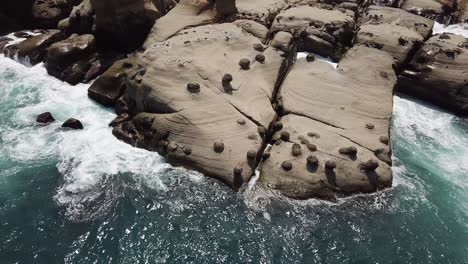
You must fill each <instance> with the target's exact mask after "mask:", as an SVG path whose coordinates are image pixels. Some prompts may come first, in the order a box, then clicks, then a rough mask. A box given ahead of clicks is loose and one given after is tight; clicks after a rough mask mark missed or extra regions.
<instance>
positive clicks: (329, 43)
mask: <svg viewBox="0 0 468 264" xmlns="http://www.w3.org/2000/svg"><path fill="white" fill-rule="evenodd" d="M354 29H355V23H354V12H353V11H350V10H343V11H340V10H327V9H322V8H318V7H314V6H298V7H293V8H290V9H286V10H285V11H283V12H281V13H280V14H279V15H278V16H277V17H276V18H275V20H274V22H273V25H272V26H271V29H270V31H271V32H278V31H285V32H289V33H291V34H292V35H293V36H294V37H295V39H297V40H299V41H300V43H299V50H300V51H309V52H314V53H317V54H320V55H322V56H325V57H331V58H333V59H335V60H338V59H339V58H340V57H341V55H342V54H343V52H344V51H345V49H346V46H349V45H350V44H351V43H350V42H351V39H352V36H353V32H354Z"/></svg>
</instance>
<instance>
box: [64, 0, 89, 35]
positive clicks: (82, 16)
mask: <svg viewBox="0 0 468 264" xmlns="http://www.w3.org/2000/svg"><path fill="white" fill-rule="evenodd" d="M93 23H94V9H93V7H92V5H91V0H83V2H81V4H79V5H77V6H75V7H73V10H72V11H71V13H70V16H69V17H67V18H65V19H63V20H61V21H60V22H59V23H58V26H57V27H58V28H59V29H60V30H62V31H64V32H66V33H68V34H72V33H76V34H80V35H81V34H90V33H92V27H93Z"/></svg>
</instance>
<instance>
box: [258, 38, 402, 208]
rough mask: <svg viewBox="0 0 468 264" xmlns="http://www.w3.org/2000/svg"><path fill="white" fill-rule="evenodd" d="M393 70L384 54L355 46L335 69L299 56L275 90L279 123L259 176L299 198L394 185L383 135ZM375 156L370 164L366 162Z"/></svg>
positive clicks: (393, 76) (390, 113)
mask: <svg viewBox="0 0 468 264" xmlns="http://www.w3.org/2000/svg"><path fill="white" fill-rule="evenodd" d="M395 84H396V76H395V73H394V71H393V58H392V57H391V56H389V55H388V54H386V53H385V52H382V51H379V50H376V49H372V48H366V47H363V46H355V47H353V48H352V49H351V50H349V51H348V52H347V53H346V55H345V57H344V58H343V59H342V60H341V61H340V63H339V64H338V69H336V70H335V69H334V68H333V67H332V66H331V65H330V64H328V63H327V62H324V61H320V60H313V61H312V60H309V61H307V60H306V59H305V58H304V59H300V60H299V61H298V62H296V64H295V65H294V66H293V68H292V70H291V71H290V73H289V74H288V76H287V78H286V80H285V82H284V83H283V85H282V88H281V92H280V95H279V100H280V104H281V107H282V113H283V114H284V115H285V116H283V117H282V118H281V121H280V122H281V126H279V127H280V128H281V129H280V130H278V131H277V132H276V134H275V135H274V137H273V141H274V145H273V147H272V149H271V150H270V151H269V158H268V159H267V160H266V161H264V162H263V165H262V169H261V177H260V181H261V182H262V183H263V184H265V185H266V186H268V187H270V188H273V189H277V190H279V191H280V192H281V193H283V194H284V195H286V196H289V197H294V198H298V199H306V198H310V197H321V198H325V199H333V198H334V197H335V193H337V192H338V193H353V192H371V191H375V190H376V189H379V188H383V187H388V186H391V183H392V174H391V170H390V166H389V165H388V164H387V163H386V162H388V161H389V158H387V159H386V160H385V161H382V160H379V158H378V157H377V156H376V154H375V153H383V152H386V153H387V154H388V153H389V149H388V146H387V145H386V144H384V143H382V142H381V141H380V137H382V136H384V137H388V128H389V123H390V118H391V115H392V100H393V99H392V96H393V88H394V86H395ZM369 160H372V161H371V163H372V164H374V165H375V164H377V165H375V166H374V167H376V168H373V169H372V166H367V167H366V165H363V164H364V163H366V164H367V162H368V161H369Z"/></svg>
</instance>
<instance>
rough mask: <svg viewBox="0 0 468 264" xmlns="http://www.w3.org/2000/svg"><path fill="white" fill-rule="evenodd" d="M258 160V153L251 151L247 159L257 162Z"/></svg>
mask: <svg viewBox="0 0 468 264" xmlns="http://www.w3.org/2000/svg"><path fill="white" fill-rule="evenodd" d="M256 158H257V151H255V150H249V151H248V152H247V159H249V160H255V159H256Z"/></svg>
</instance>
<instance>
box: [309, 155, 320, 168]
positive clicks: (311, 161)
mask: <svg viewBox="0 0 468 264" xmlns="http://www.w3.org/2000/svg"><path fill="white" fill-rule="evenodd" d="M318 164H319V160H318V159H317V157H316V156H314V155H310V156H308V157H307V165H309V166H317V165H318Z"/></svg>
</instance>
